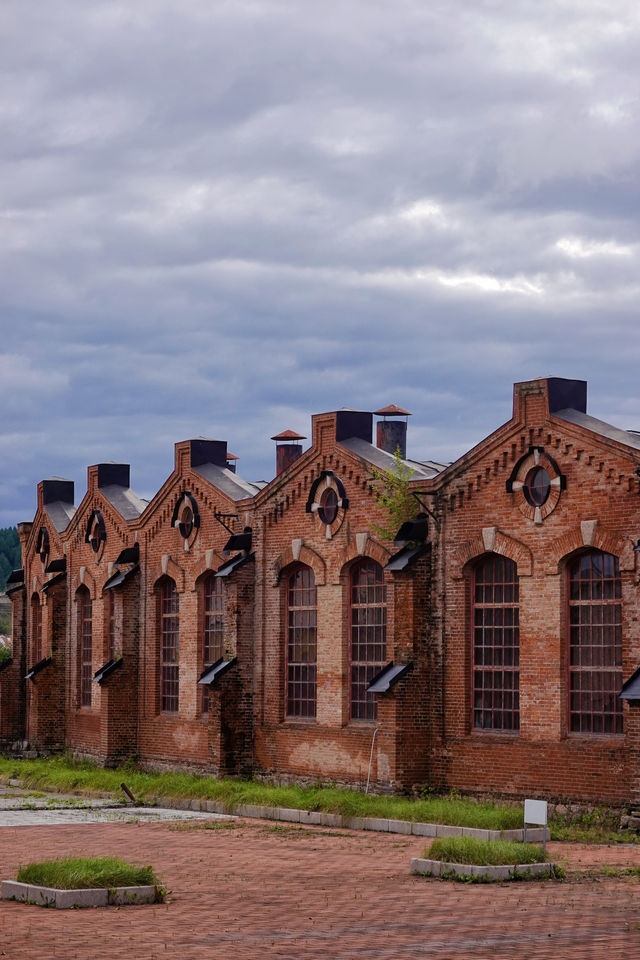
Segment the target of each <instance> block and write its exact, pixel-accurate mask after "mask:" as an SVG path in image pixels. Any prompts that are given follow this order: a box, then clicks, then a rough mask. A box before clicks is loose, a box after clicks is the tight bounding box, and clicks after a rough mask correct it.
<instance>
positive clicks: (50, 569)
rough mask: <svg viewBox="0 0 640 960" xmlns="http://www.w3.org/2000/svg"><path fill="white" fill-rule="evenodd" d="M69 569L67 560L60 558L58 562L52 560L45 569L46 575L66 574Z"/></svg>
mask: <svg viewBox="0 0 640 960" xmlns="http://www.w3.org/2000/svg"><path fill="white" fill-rule="evenodd" d="M66 569H67V558H66V557H58V558H57V559H56V560H52V561H51V563H48V564H47V566H46V568H45V571H44V572H45V573H64V572H65V570H66Z"/></svg>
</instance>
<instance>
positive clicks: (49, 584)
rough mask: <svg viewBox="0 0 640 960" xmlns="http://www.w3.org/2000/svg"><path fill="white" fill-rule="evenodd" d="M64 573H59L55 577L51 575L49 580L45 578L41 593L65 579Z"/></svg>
mask: <svg viewBox="0 0 640 960" xmlns="http://www.w3.org/2000/svg"><path fill="white" fill-rule="evenodd" d="M66 577H67V575H66V573H59V574H58V575H57V576H56V577H52V578H51V580H47V582H46V583H45V584H43V586H42V593H46V592H47V590H50V589H51V587H55V586H56V584H58V583H62V581H63V580H66Z"/></svg>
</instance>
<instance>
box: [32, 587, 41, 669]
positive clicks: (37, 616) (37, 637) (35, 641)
mask: <svg viewBox="0 0 640 960" xmlns="http://www.w3.org/2000/svg"><path fill="white" fill-rule="evenodd" d="M30 654H31V659H32V661H33V662H32V663H31V664H29V667H30V668H31V667H32V666H33V664H34V663H37V662H38V661H39V660H41V659H42V607H41V605H40V597H39V596H38V594H37V593H34V594H33V595H32V597H31V651H30Z"/></svg>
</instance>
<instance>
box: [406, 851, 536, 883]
mask: <svg viewBox="0 0 640 960" xmlns="http://www.w3.org/2000/svg"><path fill="white" fill-rule="evenodd" d="M554 871H555V864H553V863H519V864H516V865H509V864H504V865H500V866H478V865H476V864H471V863H443V862H442V861H441V860H424V859H422V857H412V858H411V873H415V874H421V875H422V876H425V877H464V878H467V877H472V878H474V879H477V878H482V879H485V880H493V881H500V880H522V879H524V880H539V879H540V878H543V877H552V876H553V875H554Z"/></svg>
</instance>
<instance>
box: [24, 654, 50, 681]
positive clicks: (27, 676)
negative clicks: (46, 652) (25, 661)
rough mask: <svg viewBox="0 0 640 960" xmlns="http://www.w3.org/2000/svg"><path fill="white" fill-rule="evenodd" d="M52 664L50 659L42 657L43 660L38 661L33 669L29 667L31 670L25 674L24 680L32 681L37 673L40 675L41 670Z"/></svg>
mask: <svg viewBox="0 0 640 960" xmlns="http://www.w3.org/2000/svg"><path fill="white" fill-rule="evenodd" d="M52 662H53V661H52V659H51V657H44V659H43V660H38V662H37V663H36V664H35V665H34V666H33V667H31V670H29V672H28V673H27V674H25V677H24V679H25V680H33V678H34V677H36V676H37V675H38V674H39V673H41V672H42V670H46V668H47V667H48V666H49V664H50V663H52Z"/></svg>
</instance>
